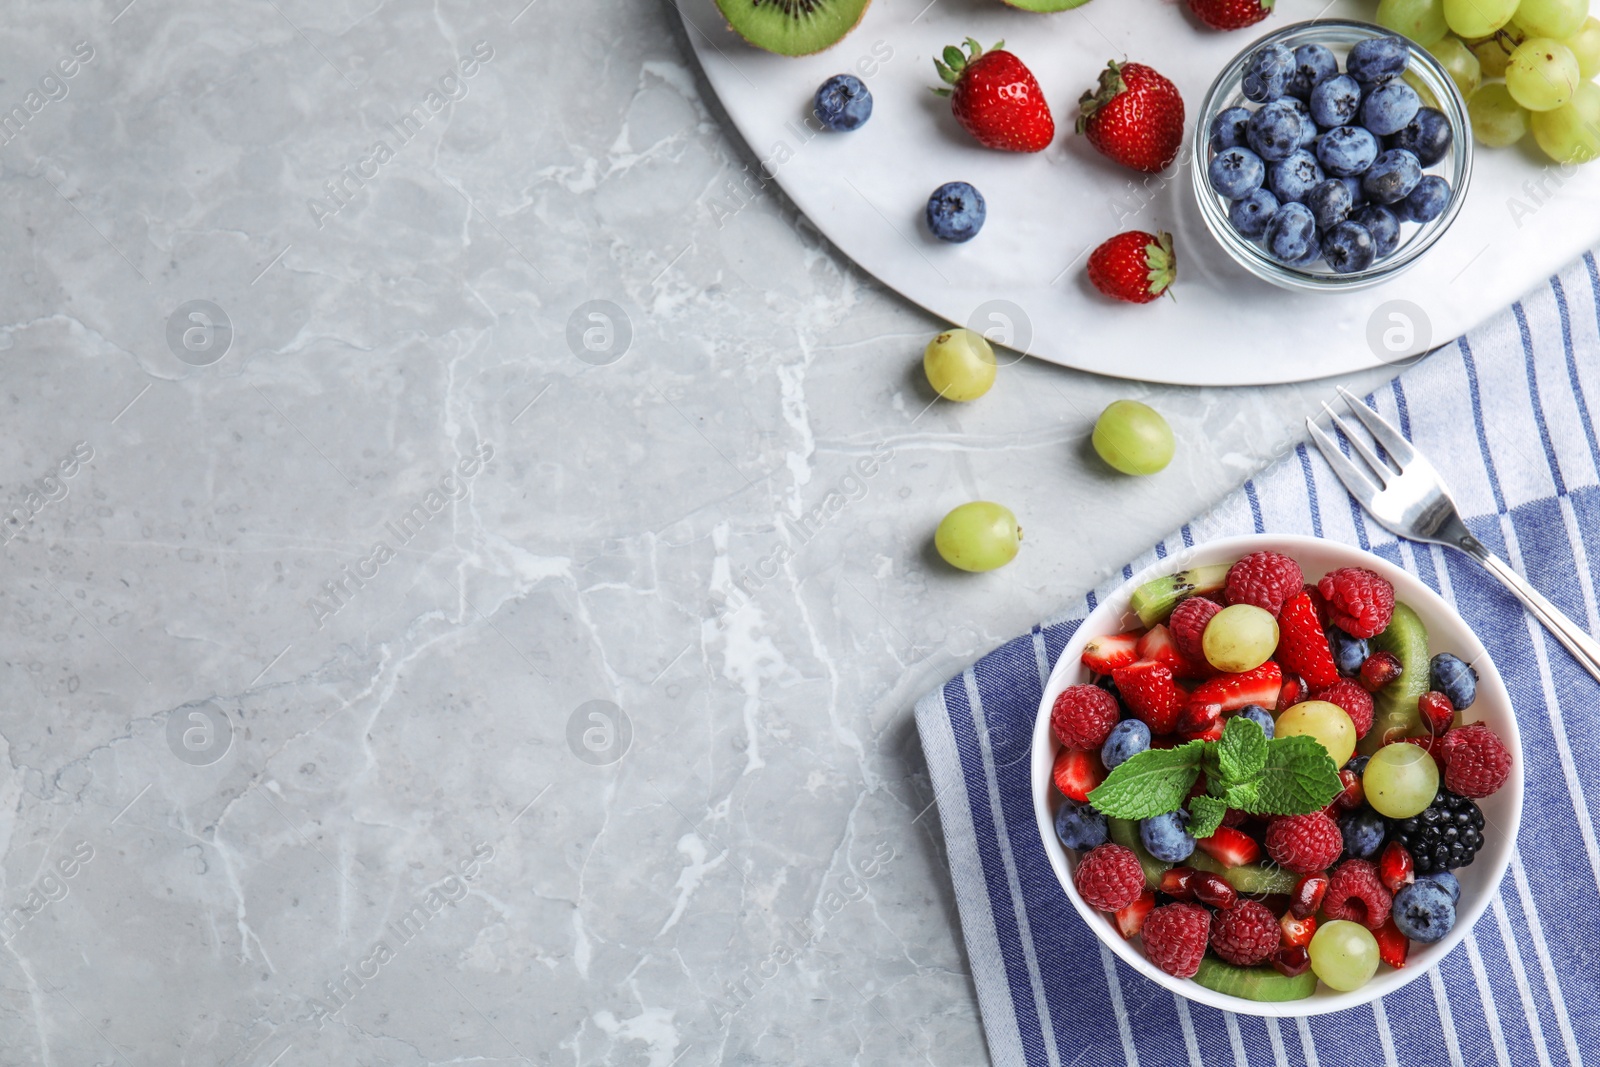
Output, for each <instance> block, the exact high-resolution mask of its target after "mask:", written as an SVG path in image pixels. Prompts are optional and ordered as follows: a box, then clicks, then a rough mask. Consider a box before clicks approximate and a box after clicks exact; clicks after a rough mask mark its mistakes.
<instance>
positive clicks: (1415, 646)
mask: <svg viewBox="0 0 1600 1067" xmlns="http://www.w3.org/2000/svg"><path fill="white" fill-rule="evenodd" d="M1369 647H1370V648H1371V649H1372V651H1374V652H1393V653H1394V655H1395V658H1396V659H1398V660H1399V661H1400V677H1398V678H1396V679H1395V680H1394V681H1392V682H1390V683H1389V684H1388V685H1386V686H1384V687H1383V688H1382V689H1380V690H1378V691H1377V692H1376V693H1374V694H1373V697H1372V729H1371V730H1368V731H1367V736H1366V737H1363V738H1362V739H1361V742H1360V744H1359V746H1358V750H1359V751H1360V752H1362V753H1364V754H1366V755H1371V754H1372V753H1374V752H1376V751H1378V749H1380V748H1382V747H1383V746H1384V744H1385V739H1386V738H1387V740H1389V741H1393V740H1394V739H1395V738H1398V737H1416V736H1419V735H1421V734H1425V733H1427V732H1428V731H1427V729H1426V728H1425V727H1424V726H1423V725H1422V715H1421V714H1420V713H1419V712H1418V711H1417V698H1418V697H1420V696H1421V695H1422V694H1423V693H1426V692H1427V691H1428V628H1427V627H1426V626H1424V625H1423V623H1422V620H1421V619H1420V618H1418V617H1417V613H1416V612H1414V611H1412V610H1411V609H1410V608H1409V607H1407V606H1406V605H1405V604H1400V603H1396V604H1395V606H1394V616H1393V617H1392V618H1390V620H1389V626H1388V628H1387V629H1385V630H1384V631H1383V633H1381V634H1379V635H1378V636H1377V637H1374V638H1372V639H1371V641H1370V643H1369Z"/></svg>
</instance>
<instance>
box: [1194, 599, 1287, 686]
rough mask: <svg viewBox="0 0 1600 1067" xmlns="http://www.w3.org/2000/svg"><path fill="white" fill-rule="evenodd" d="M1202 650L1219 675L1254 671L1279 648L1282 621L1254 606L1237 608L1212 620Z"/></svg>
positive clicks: (1234, 607)
mask: <svg viewBox="0 0 1600 1067" xmlns="http://www.w3.org/2000/svg"><path fill="white" fill-rule="evenodd" d="M1200 646H1201V648H1202V649H1203V650H1204V651H1205V654H1206V662H1207V663H1209V664H1211V665H1212V666H1213V667H1215V668H1216V669H1217V670H1219V671H1228V672H1229V673H1231V674H1239V673H1241V672H1242V671H1253V670H1255V669H1256V668H1257V667H1259V666H1261V665H1262V664H1263V663H1265V662H1267V660H1269V659H1271V658H1272V653H1273V652H1275V651H1277V648H1278V620H1277V619H1274V618H1273V617H1272V612H1270V611H1268V610H1266V609H1265V608H1258V607H1256V606H1255V605H1254V604H1234V605H1232V606H1230V607H1226V608H1223V609H1222V610H1221V611H1219V612H1217V613H1216V614H1215V615H1213V616H1211V621H1210V622H1208V623H1206V628H1205V632H1204V633H1202V634H1201V635H1200Z"/></svg>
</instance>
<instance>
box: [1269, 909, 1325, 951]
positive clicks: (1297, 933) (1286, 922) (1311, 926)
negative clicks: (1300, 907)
mask: <svg viewBox="0 0 1600 1067" xmlns="http://www.w3.org/2000/svg"><path fill="white" fill-rule="evenodd" d="M1278 927H1279V928H1280V929H1281V930H1283V943H1284V944H1285V945H1300V946H1305V945H1309V944H1311V936H1312V935H1313V934H1315V933H1316V932H1317V917H1316V916H1315V915H1307V916H1305V917H1304V918H1302V917H1300V916H1298V915H1296V914H1295V913H1294V911H1293V909H1290V910H1289V911H1286V912H1284V913H1283V918H1281V919H1279V920H1278Z"/></svg>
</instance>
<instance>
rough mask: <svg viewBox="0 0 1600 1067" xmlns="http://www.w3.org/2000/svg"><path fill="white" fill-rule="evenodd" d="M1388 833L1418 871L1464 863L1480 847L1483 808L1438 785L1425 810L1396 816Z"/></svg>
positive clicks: (1481, 842)
mask: <svg viewBox="0 0 1600 1067" xmlns="http://www.w3.org/2000/svg"><path fill="white" fill-rule="evenodd" d="M1389 836H1390V839H1391V840H1394V841H1398V842H1400V843H1401V844H1402V845H1404V846H1405V847H1406V850H1407V851H1408V852H1410V853H1411V858H1412V860H1413V861H1414V862H1415V863H1416V869H1417V873H1418V874H1419V875H1421V874H1431V873H1432V872H1434V871H1445V870H1451V869H1453V868H1456V867H1465V866H1466V865H1467V864H1469V863H1471V862H1472V861H1473V860H1474V859H1476V858H1477V856H1478V850H1479V849H1480V848H1482V847H1483V812H1482V811H1480V810H1479V809H1478V805H1476V804H1474V803H1473V802H1472V801H1470V800H1468V799H1467V798H1466V797H1461V796H1457V795H1456V794H1454V793H1452V792H1450V791H1449V790H1447V789H1441V790H1439V793H1438V795H1437V796H1435V797H1434V798H1433V803H1432V804H1430V805H1428V807H1427V808H1426V809H1425V810H1423V811H1422V812H1420V813H1419V814H1416V815H1413V816H1411V818H1409V819H1396V820H1395V821H1394V822H1393V823H1392V824H1391V829H1390V833H1389Z"/></svg>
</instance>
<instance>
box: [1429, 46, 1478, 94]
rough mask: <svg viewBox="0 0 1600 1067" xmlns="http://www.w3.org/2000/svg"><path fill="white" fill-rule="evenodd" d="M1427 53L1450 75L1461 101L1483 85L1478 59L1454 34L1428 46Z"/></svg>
mask: <svg viewBox="0 0 1600 1067" xmlns="http://www.w3.org/2000/svg"><path fill="white" fill-rule="evenodd" d="M1428 51H1429V52H1432V53H1433V58H1434V59H1437V60H1438V61H1439V65H1440V66H1442V67H1443V68H1444V69H1445V71H1446V73H1448V74H1449V75H1450V80H1451V81H1453V82H1455V83H1456V88H1457V89H1459V90H1461V99H1463V100H1465V99H1467V98H1468V97H1470V96H1471V95H1472V94H1473V92H1474V91H1476V90H1477V88H1478V86H1480V85H1482V84H1483V66H1482V64H1480V63H1479V62H1478V57H1477V56H1475V55H1473V53H1472V49H1470V48H1468V47H1467V46H1466V45H1464V44H1462V43H1461V38H1459V37H1457V36H1455V35H1454V34H1449V35H1446V36H1445V37H1443V38H1441V39H1440V40H1438V41H1435V42H1434V43H1433V44H1430V45H1429V46H1428Z"/></svg>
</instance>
